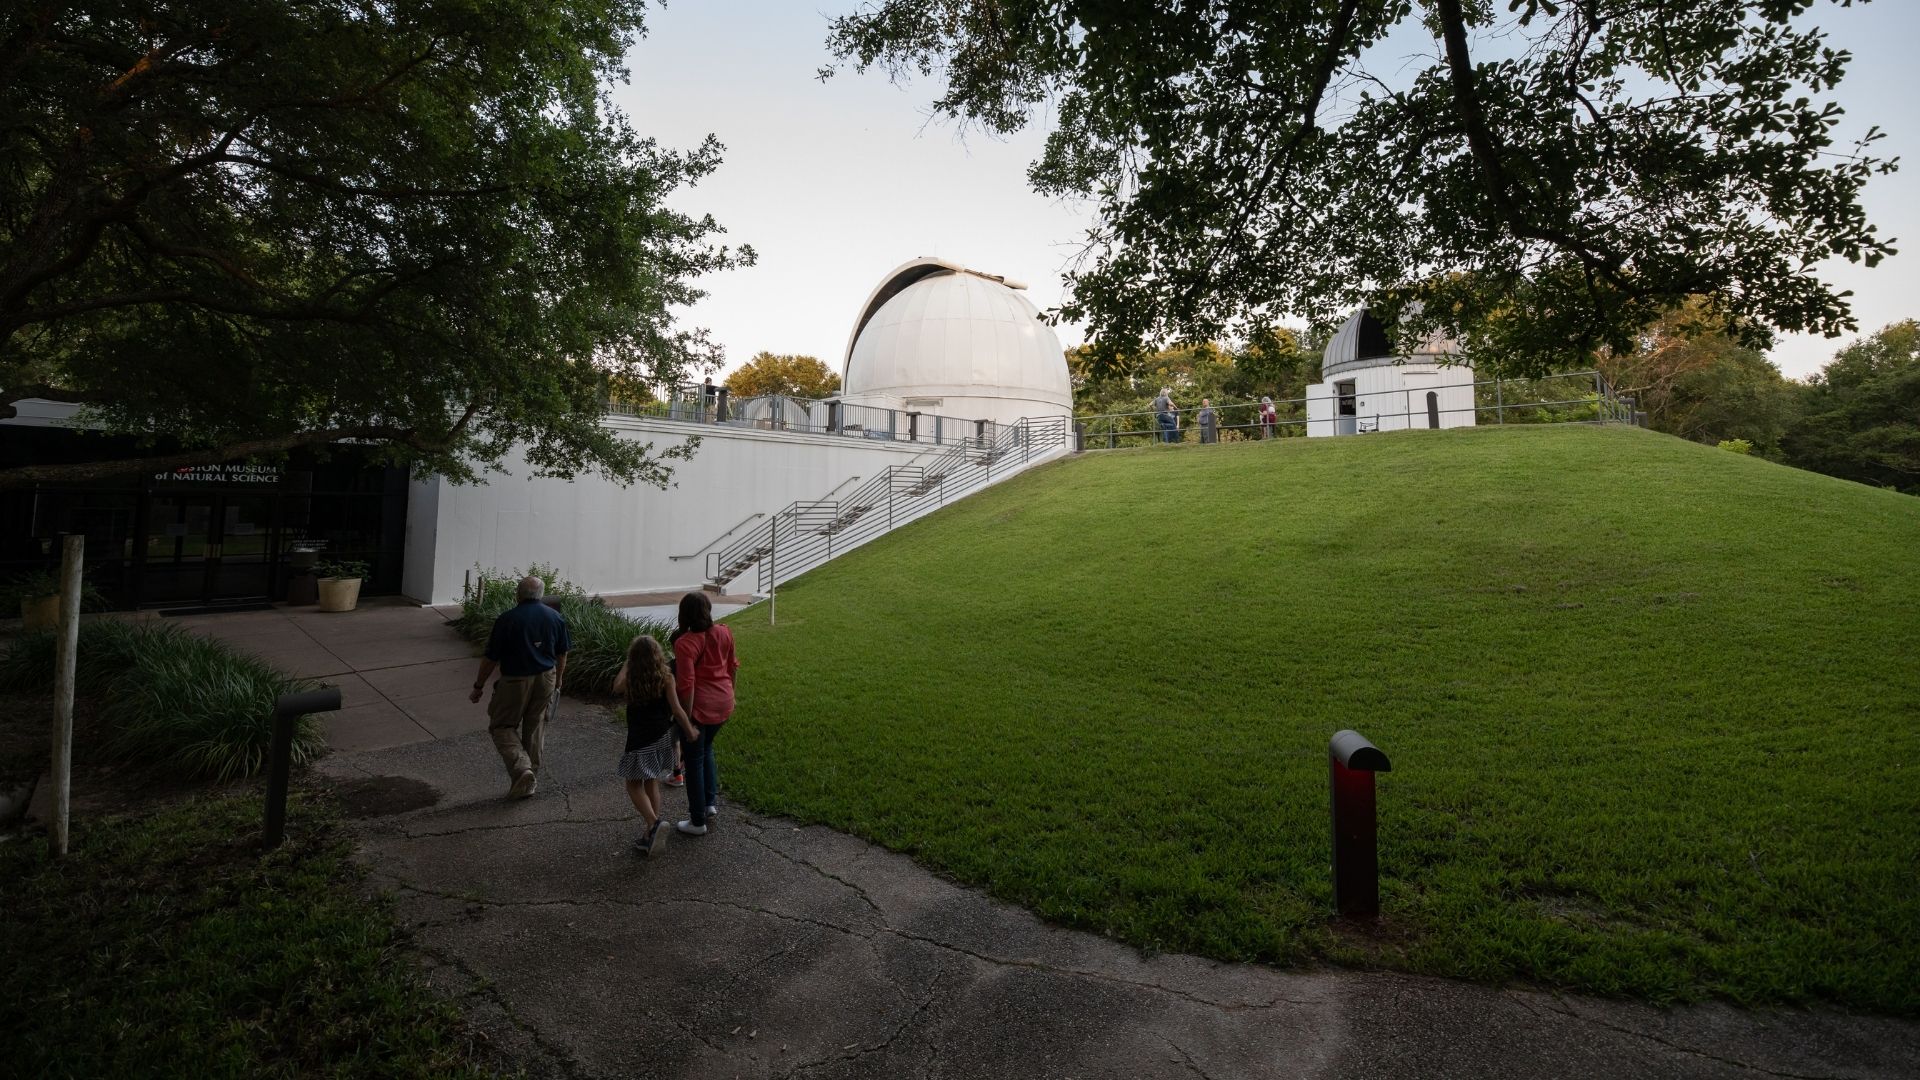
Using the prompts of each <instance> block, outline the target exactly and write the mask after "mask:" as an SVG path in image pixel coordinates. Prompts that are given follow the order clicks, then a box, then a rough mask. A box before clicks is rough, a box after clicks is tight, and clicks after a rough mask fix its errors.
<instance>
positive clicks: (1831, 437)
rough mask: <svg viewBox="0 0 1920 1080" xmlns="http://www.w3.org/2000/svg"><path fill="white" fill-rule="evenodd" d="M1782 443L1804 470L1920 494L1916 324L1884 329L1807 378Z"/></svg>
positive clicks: (1919, 335)
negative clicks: (1800, 410) (1798, 413)
mask: <svg viewBox="0 0 1920 1080" xmlns="http://www.w3.org/2000/svg"><path fill="white" fill-rule="evenodd" d="M1808 383H1809V386H1808V389H1807V394H1806V401H1805V404H1804V409H1805V412H1806V415H1805V416H1804V417H1802V418H1801V419H1800V421H1799V422H1798V423H1796V424H1794V425H1793V427H1791V428H1789V429H1788V430H1787V433H1786V435H1785V436H1784V437H1783V438H1782V440H1781V448H1782V449H1783V450H1784V451H1785V453H1786V460H1787V461H1788V462H1790V463H1791V464H1794V465H1798V466H1800V467H1801V468H1803V469H1813V470H1814V471H1816V472H1823V473H1827V474H1828V475H1830V476H1839V477H1844V478H1846V479H1848V480H1858V481H1860V482H1862V483H1868V484H1877V485H1880V486H1882V487H1891V488H1897V489H1899V490H1901V491H1905V492H1908V493H1911V494H1917V495H1920V322H1916V321H1914V320H1912V319H1907V320H1905V321H1904V322H1897V323H1894V324H1893V325H1891V326H1887V327H1883V328H1881V330H1880V331H1879V332H1878V333H1876V334H1873V335H1871V336H1870V337H1866V338H1862V339H1861V340H1859V341H1856V342H1854V343H1853V344H1851V345H1848V346H1847V347H1846V348H1844V349H1841V350H1840V351H1839V352H1838V353H1837V354H1835V356H1834V358H1833V362H1832V363H1830V364H1828V365H1827V366H1826V367H1825V368H1823V369H1821V371H1820V372H1819V373H1818V374H1816V375H1814V376H1813V377H1812V378H1811V379H1809V380H1808Z"/></svg>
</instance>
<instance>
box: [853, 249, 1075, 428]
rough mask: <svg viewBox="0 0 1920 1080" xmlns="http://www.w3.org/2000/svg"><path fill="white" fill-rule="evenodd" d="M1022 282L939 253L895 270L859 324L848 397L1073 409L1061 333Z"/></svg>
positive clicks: (978, 410)
mask: <svg viewBox="0 0 1920 1080" xmlns="http://www.w3.org/2000/svg"><path fill="white" fill-rule="evenodd" d="M1020 288H1021V287H1020V286H1018V285H1017V284H1009V283H1008V282H1007V281H1006V280H1005V279H1003V278H998V277H993V276H991V275H987V274H982V273H979V272H977V271H973V270H968V269H966V268H965V267H961V266H957V265H955V264H953V263H946V262H941V261H939V260H936V259H916V260H914V261H913V262H910V263H907V264H905V265H903V266H901V267H899V268H898V269H896V270H894V271H893V272H892V273H891V274H888V275H887V277H886V279H885V280H884V281H882V282H881V284H880V287H879V288H877V289H875V290H874V292H873V295H872V296H871V297H870V298H869V299H868V300H867V303H866V305H865V306H864V307H863V308H862V310H861V313H860V319H859V320H858V321H857V322H856V323H855V324H854V328H853V336H852V338H851V339H850V340H849V342H848V344H847V356H846V365H845V368H844V370H843V372H842V376H841V396H842V398H844V399H845V400H847V401H850V402H858V403H864V404H870V405H876V406H885V407H889V408H907V409H922V410H925V411H927V412H934V413H940V414H942V415H945V416H958V417H965V418H968V419H974V420H997V421H1007V420H1016V419H1019V418H1020V417H1023V416H1030V417H1039V416H1060V415H1065V414H1069V413H1071V412H1072V411H1073V386H1072V384H1071V382H1069V380H1068V378H1067V361H1066V357H1065V355H1064V354H1063V353H1062V351H1061V349H1060V339H1059V338H1057V337H1055V336H1054V333H1053V330H1052V328H1051V327H1049V326H1047V324H1046V323H1044V322H1042V321H1041V320H1040V312H1039V310H1038V309H1037V308H1035V307H1034V306H1033V303H1032V302H1031V301H1029V300H1028V299H1027V298H1026V296H1025V295H1023V294H1022V292H1021V291H1020Z"/></svg>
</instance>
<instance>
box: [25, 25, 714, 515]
mask: <svg viewBox="0 0 1920 1080" xmlns="http://www.w3.org/2000/svg"><path fill="white" fill-rule="evenodd" d="M645 6H646V5H645V3H644V2H642V0H564V2H561V3H554V4H536V5H526V4H518V3H507V2H502V0H475V2H470V3H448V2H445V0H394V2H391V3H380V4H365V3H360V2H357V0H313V2H309V3H300V4H261V3H255V2H252V0H137V2H136V0H90V2H87V3H80V4H69V5H55V6H51V7H49V6H46V5H26V6H22V5H9V6H7V7H6V8H5V9H4V11H5V14H4V15H0V68H3V69H4V70H5V71H6V72H7V77H6V78H5V79H4V80H0V113H4V115H5V116H6V117H7V118H8V120H7V123H6V124H5V125H0V408H5V406H4V402H11V401H14V400H15V399H17V398H19V397H23V396H29V395H30V394H33V393H41V392H44V393H46V394H47V395H48V396H53V397H60V398H63V399H67V400H75V401H80V402H83V403H86V404H88V405H90V406H91V407H92V413H91V416H92V418H93V419H94V420H96V421H98V422H100V423H102V424H104V425H105V427H106V429H107V430H109V431H112V432H120V433H130V434H134V435H137V436H138V437H140V438H141V439H143V440H146V441H148V442H149V443H151V442H154V441H156V440H158V441H160V442H161V443H162V444H164V443H166V442H175V441H177V442H178V443H181V444H183V446H184V449H183V451H182V457H183V459H184V461H204V460H220V459H223V458H227V457H236V456H244V455H259V454H273V453H275V452H277V451H281V450H286V449H289V448H291V447H295V446H301V445H319V444H325V443H330V442H337V441H341V440H353V441H361V442H371V443H374V444H378V445H382V446H384V447H386V448H387V451H388V453H389V455H390V456H391V457H393V458H394V459H397V460H400V461H406V462H412V463H417V464H419V465H421V466H423V467H426V468H431V469H433V470H434V471H437V472H440V473H442V474H445V475H448V476H452V477H455V478H467V477H471V476H472V475H474V473H475V472H476V471H484V470H485V469H487V468H490V467H493V466H496V465H498V464H499V462H500V461H501V460H502V458H503V455H505V454H506V453H507V452H508V451H509V449H511V448H513V447H515V446H522V447H526V448H527V450H528V460H529V461H530V463H531V464H532V466H533V468H534V470H535V471H536V472H538V473H542V474H549V475H557V476H572V475H575V474H577V473H580V472H586V471H598V472H602V473H604V474H606V475H608V476H611V477H613V478H615V479H618V480H620V481H623V482H631V481H636V480H638V481H647V482H653V483H663V482H664V480H665V477H666V475H667V466H668V464H669V463H670V461H671V460H672V459H673V458H675V457H678V456H684V452H685V448H684V447H674V448H670V449H668V450H655V449H654V447H653V446H652V445H651V444H647V443H639V442H634V441H631V440H625V439H622V438H620V437H618V435H617V434H616V433H614V432H612V431H610V430H608V429H606V428H604V427H603V426H602V425H601V424H600V423H599V421H600V418H601V415H602V411H603V405H604V402H605V401H606V400H607V399H608V395H609V391H610V389H611V388H614V387H617V386H629V385H633V384H635V383H638V384H641V385H660V384H663V383H671V382H673V381H676V380H677V379H678V378H679V377H680V376H681V375H682V374H683V373H684V372H686V371H688V370H695V369H699V368H705V367H711V366H712V365H713V364H715V363H717V362H719V360H720V354H719V350H718V349H717V347H715V346H714V345H713V344H712V343H711V342H709V341H708V340H707V338H706V336H705V333H704V331H697V330H688V329H682V328H679V327H677V326H676V323H675V318H674V311H675V310H676V309H679V308H683V307H684V306H685V305H688V304H691V303H693V302H694V301H695V300H697V299H698V298H699V297H700V296H701V295H702V293H701V292H700V291H699V290H698V289H695V288H694V287H693V286H692V285H691V282H692V281H693V280H695V279H696V278H698V277H699V276H700V275H702V274H705V273H708V272H711V271H715V270H720V269H725V268H728V267H733V266H740V265H744V264H746V263H748V262H750V261H751V260H752V253H751V251H750V250H748V249H745V248H742V249H739V250H737V251H730V250H728V249H727V248H725V247H721V246H718V245H717V244H716V240H717V237H718V235H719V234H720V232H721V231H722V230H721V229H720V227H719V226H718V225H717V224H716V223H715V222H713V221H712V220H711V219H710V218H706V217H703V216H701V215H698V214H691V213H685V212H682V211H680V210H677V209H674V208H673V207H672V206H671V205H669V204H670V203H672V202H674V201H675V197H674V196H675V192H676V190H677V189H679V188H681V187H684V186H687V185H690V184H692V183H694V182H696V181H698V180H699V179H701V178H702V177H704V176H706V175H708V174H709V173H711V172H712V171H713V170H714V168H716V167H717V165H718V164H719V153H720V146H719V144H718V143H717V142H715V141H713V140H712V139H709V140H707V141H706V142H705V143H703V144H702V145H700V146H699V147H696V148H694V149H692V150H690V151H687V152H675V151H671V150H667V149H664V148H662V147H660V146H659V145H657V144H656V143H655V142H654V141H653V140H651V139H648V138H645V137H643V136H641V135H640V134H638V133H636V132H635V131H634V130H633V129H632V128H631V127H630V126H629V124H628V122H627V120H626V118H625V117H624V116H622V115H621V114H620V113H619V112H618V111H617V110H616V109H614V107H613V106H612V104H611V98H610V96H609V94H608V92H607V88H608V84H609V82H610V81H612V80H616V79H621V78H624V76H625V72H624V71H623V70H622V67H621V64H622V62H623V61H622V58H623V56H624V55H625V53H626V52H627V50H628V49H629V48H630V47H631V46H632V45H633V44H634V42H635V41H636V40H637V39H638V38H639V37H640V36H641V35H642V34H643V33H644V30H645V23H644V11H645ZM76 133H81V134H79V135H76ZM99 452H100V453H101V454H111V453H112V451H109V450H106V449H105V448H104V447H103V449H102V450H100V451H99ZM152 467H153V465H152V464H151V463H149V464H148V465H147V466H146V468H147V469H148V471H151V468H152ZM134 469H135V466H134V465H133V464H131V463H129V462H127V461H126V460H124V459H121V460H105V461H92V462H78V463H73V464H47V465H38V466H22V467H17V468H13V469H7V470H0V486H18V485H21V484H26V483H30V482H33V481H34V480H48V479H65V480H81V479H91V478H95V477H99V476H106V475H114V474H116V473H124V472H128V471H133V470H134Z"/></svg>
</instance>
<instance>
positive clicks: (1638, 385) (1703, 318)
mask: <svg viewBox="0 0 1920 1080" xmlns="http://www.w3.org/2000/svg"><path fill="white" fill-rule="evenodd" d="M1600 370H1601V371H1603V372H1605V373H1606V375H1607V378H1608V379H1609V380H1610V381H1611V383H1612V384H1613V387H1614V389H1615V390H1616V391H1617V392H1618V393H1620V394H1622V395H1625V396H1629V397H1632V398H1633V399H1634V407H1635V408H1636V409H1638V410H1640V411H1642V412H1644V413H1646V414H1647V425H1648V426H1649V427H1651V428H1653V429H1654V430H1655V431H1664V432H1666V433H1667V434H1669V435H1678V436H1680V437H1681V438H1683V439H1692V440H1693V441H1695V442H1701V443H1707V444H1710V445H1712V444H1718V443H1719V442H1721V441H1722V440H1725V439H1744V440H1746V441H1747V442H1750V443H1752V444H1753V445H1754V447H1755V449H1757V450H1758V451H1759V452H1760V453H1761V454H1763V455H1765V456H1767V457H1769V458H1777V457H1778V456H1779V447H1780V439H1781V436H1782V435H1784V434H1785V433H1786V430H1787V428H1788V427H1789V426H1791V425H1792V424H1793V422H1794V421H1795V420H1796V419H1797V418H1798V417H1799V415H1800V409H1801V398H1802V388H1801V387H1800V386H1799V385H1798V384H1796V383H1792V382H1788V381H1787V379H1786V377H1785V376H1783V375H1781V374H1780V369H1779V368H1777V367H1775V366H1774V365H1773V364H1772V362H1770V361H1769V360H1767V358H1766V357H1764V356H1762V355H1761V354H1760V353H1759V352H1758V351H1756V350H1754V349H1750V348H1747V347H1746V346H1744V345H1741V344H1740V343H1739V342H1738V341H1737V340H1735V339H1734V337H1733V336H1731V335H1729V334H1728V333H1727V331H1726V328H1725V326H1724V325H1722V324H1721V323H1720V322H1718V321H1717V320H1716V319H1715V318H1714V317H1713V315H1712V313H1711V312H1710V311H1709V310H1708V309H1707V307H1706V306H1705V305H1704V304H1703V303H1701V302H1700V301H1699V300H1697V299H1695V300H1690V301H1689V302H1687V303H1685V304H1682V305H1680V306H1679V307H1677V308H1675V309H1674V310H1672V311H1670V312H1668V313H1667V314H1665V315H1663V316H1662V317H1661V318H1660V320H1659V321H1658V322H1656V323H1655V324H1654V325H1653V326H1651V327H1649V328H1648V329H1647V331H1646V332H1645V333H1644V334H1642V335H1641V336H1640V338H1639V340H1638V341H1637V342H1636V343H1635V345H1634V347H1633V348H1632V349H1631V350H1629V351H1627V352H1622V353H1610V354H1608V355H1606V356H1604V357H1602V358H1601V361H1600Z"/></svg>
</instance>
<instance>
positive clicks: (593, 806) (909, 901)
mask: <svg viewBox="0 0 1920 1080" xmlns="http://www.w3.org/2000/svg"><path fill="white" fill-rule="evenodd" d="M473 720H474V730H473V732H472V733H471V734H470V735H462V736H455V737H451V738H441V739H438V740H435V741H428V742H415V743H410V744H407V745H402V746H393V747H388V748H385V749H373V750H366V751H361V752H356V753H336V754H334V755H332V756H330V757H327V758H325V759H323V760H322V761H321V762H320V763H319V765H318V766H317V768H318V771H319V772H320V773H321V774H322V775H323V776H326V777H329V778H330V779H331V781H332V782H334V783H336V784H339V785H342V786H346V787H352V786H355V785H359V786H362V787H366V786H377V783H378V782H376V781H374V780H373V778H383V777H403V778H407V779H409V780H414V781H420V782H424V783H425V784H428V785H430V786H431V787H432V789H434V792H435V793H437V795H438V800H437V802H435V803H434V804H433V805H430V806H418V803H417V802H415V803H412V804H409V805H414V806H416V807H417V808H414V809H407V810H403V811H402V812H399V813H395V814H391V815H388V816H374V817H369V818H367V819H365V820H364V821H363V822H362V823H361V837H362V848H361V850H362V858H363V861H364V863H365V865H366V866H367V868H368V871H369V874H370V877H371V879H372V881H373V882H374V883H375V884H376V885H377V886H378V887H380V888H382V889H385V890H389V891H391V892H392V893H393V895H394V897H395V908H396V914H397V916H398V917H399V918H400V919H401V920H402V921H403V922H404V923H405V924H407V925H408V926H410V927H411V928H412V932H413V935H414V940H415V943H416V944H417V946H418V947H419V950H420V951H421V953H422V954H423V956H424V963H425V965H426V968H427V975H428V977H429V978H430V979H431V980H432V981H433V982H434V983H435V985H436V986H437V987H439V988H440V989H441V990H442V991H443V992H444V993H446V994H448V995H449V996H450V997H453V998H456V999H459V1000H460V1002H461V1004H462V1005H463V1007H465V1008H466V1010H467V1012H468V1015H469V1016H470V1017H472V1018H473V1020H474V1021H475V1022H476V1023H477V1024H478V1025H479V1026H480V1027H481V1029H482V1030H483V1031H485V1032H486V1033H487V1035H488V1037H489V1038H490V1039H491V1040H493V1041H494V1042H495V1043H496V1044H498V1045H500V1046H501V1047H502V1048H503V1049H505V1050H506V1051H507V1052H508V1053H510V1054H512V1055H513V1056H515V1057H516V1058H518V1059H519V1060H521V1061H522V1062H524V1063H525V1064H526V1066H527V1068H528V1071H529V1073H530V1074H532V1075H534V1076H556V1077H568V1078H584V1077H614V1076H622V1077H628V1076H631V1077H655V1076H657V1077H682V1076H686V1077H699V1078H700V1080H723V1078H726V1077H742V1078H748V1077H751V1078H784V1077H810V1078H822V1080H826V1078H851V1077H908V1076H912V1077H967V1078H974V1077H981V1076H1000V1075H1007V1076H1019V1077H1023V1078H1026V1077H1063V1078H1064V1077H1112V1076H1124V1077H1207V1078H1212V1080H1227V1078H1230V1077H1415V1076H1419V1077H1431V1076H1487V1077H1505V1076H1514V1077H1533V1076H1556V1077H1616V1076H1621V1077H1625V1076H1632V1077H1752V1076H1778V1077H1823V1078H1824V1077H1901V1076H1909V1077H1911V1076H1920V1064H1916V1063H1920V1024H1916V1023H1914V1022H1912V1021H1907V1020H1900V1019H1895V1018H1888V1017H1866V1016H1852V1015H1848V1014H1844V1013H1839V1012H1834V1011H1826V1010H1801V1009H1777V1010H1754V1011H1749V1010H1742V1009H1737V1008H1734V1007H1732V1006H1730V1005H1726V1004H1722V1003H1712V1004H1705V1005H1697V1006H1689V1007H1685V1008H1678V1009H1656V1008H1652V1007H1650V1006H1646V1005H1638V1004H1631V1003H1625V1002H1615V1001H1603V1000H1597V999H1591V998H1581V997H1573V996H1569V995H1564V994H1555V993H1551V992H1546V991H1541V990H1536V989H1530V988H1515V987H1507V988H1504V989H1502V988H1496V987H1490V986H1482V985H1476V984H1469V983H1461V982H1454V981H1450V980H1445V979H1435V978H1426V977H1420V976H1411V975H1402V974H1395V973H1387V972H1359V971H1344V970H1327V969H1311V970H1298V971H1288V970H1281V969H1276V968H1271V967H1264V966H1259V965H1249V964H1223V963H1216V962H1213V961H1209V960H1202V959H1198V958H1195V957H1190V956H1180V955H1146V954H1143V953H1140V952H1139V951H1137V950H1135V949H1133V948H1131V947H1129V946H1126V945H1122V944H1119V943H1117V942H1114V941H1110V940H1108V939H1105V938H1102V937H1099V936H1098V935H1094V934H1089V933H1084V932H1080V931H1075V930H1065V929H1061V928H1058V927H1053V926H1049V925H1047V924H1045V923H1043V922H1041V921H1040V920H1039V919H1037V918H1035V917H1034V916H1032V915H1031V914H1028V913H1027V912H1025V911H1023V910H1021V909H1019V908H1017V907H1013V906H1011V905H1008V904H1004V903H1000V902H998V901H995V900H992V899H990V898H988V897H987V896H985V895H984V894H982V893H980V892H978V891H976V890H973V889H968V888H963V887H961V886H958V885H956V884H954V883H953V882H951V881H948V880H946V879H944V878H941V877H940V876H938V875H936V874H934V873H931V872H929V871H927V870H925V869H923V868H921V867H919V866H917V865H915V864H914V863H913V862H912V860H910V859H908V858H906V857H904V856H901V855H897V854H894V853H891V852H888V851H885V850H883V849H881V848H878V847H875V846H874V845H871V844H868V843H866V842H865V841H862V840H858V839H855V838H853V837H850V836H846V835H844V834H841V833H837V832H834V831H832V830H829V829H824V828H820V827H806V828H801V827H798V826H796V825H795V824H794V823H793V822H791V821H786V820H783V819H780V818H773V817H766V816H762V815H758V814H754V813H752V812H750V811H744V810H743V809H742V808H740V807H739V806H737V805H734V804H732V803H729V802H726V801H725V800H724V798H723V801H722V806H721V815H720V817H719V819H718V822H717V825H716V827H715V828H714V830H713V831H712V832H711V833H710V834H709V835H707V836H703V837H687V836H674V837H673V838H672V839H671V840H670V841H669V842H668V843H667V845H666V848H665V850H664V851H663V852H662V853H661V854H660V855H659V856H657V857H656V858H654V859H651V860H643V859H639V858H636V857H634V856H633V855H631V854H630V853H629V852H628V844H629V843H630V842H631V840H632V839H633V837H634V836H635V835H637V833H638V829H639V824H638V823H639V815H638V814H636V813H635V812H634V811H633V809H632V807H631V806H630V805H629V804H628V803H627V801H626V795H625V793H624V791H623V790H622V788H621V785H620V782H619V780H618V779H616V778H615V777H614V775H613V771H612V770H613V763H614V761H615V760H616V759H617V758H618V756H619V752H620V749H621V740H622V731H621V728H620V727H619V726H618V725H616V724H614V723H612V722H610V721H609V720H608V719H607V714H606V712H605V711H604V710H602V709H600V708H598V707H596V706H592V705H586V704H582V703H580V702H575V701H568V702H565V703H564V704H563V705H562V710H561V716H560V717H559V718H558V719H557V720H556V721H555V722H554V724H553V725H552V727H550V729H549V731H548V734H547V740H546V755H547V761H546V762H545V768H544V769H543V771H542V774H541V777H540V794H538V795H537V796H535V797H534V798H532V799H530V800H527V801H524V802H510V801H508V800H507V799H506V798H505V797H504V796H505V791H506V778H505V775H504V773H503V771H502V770H501V768H500V765H499V759H498V758H497V757H496V756H495V754H494V751H493V747H492V745H491V743H490V742H489V741H488V739H487V736H486V733H485V731H484V724H485V718H484V715H483V714H482V713H481V711H480V710H479V709H478V708H476V709H475V710H474V716H473ZM721 772H722V776H723V778H724V775H725V772H726V769H725V759H724V757H723V758H722V768H721ZM683 803H684V799H683V798H682V797H681V793H680V792H678V791H671V792H669V798H668V806H669V807H670V809H671V810H672V811H684V805H683Z"/></svg>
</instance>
